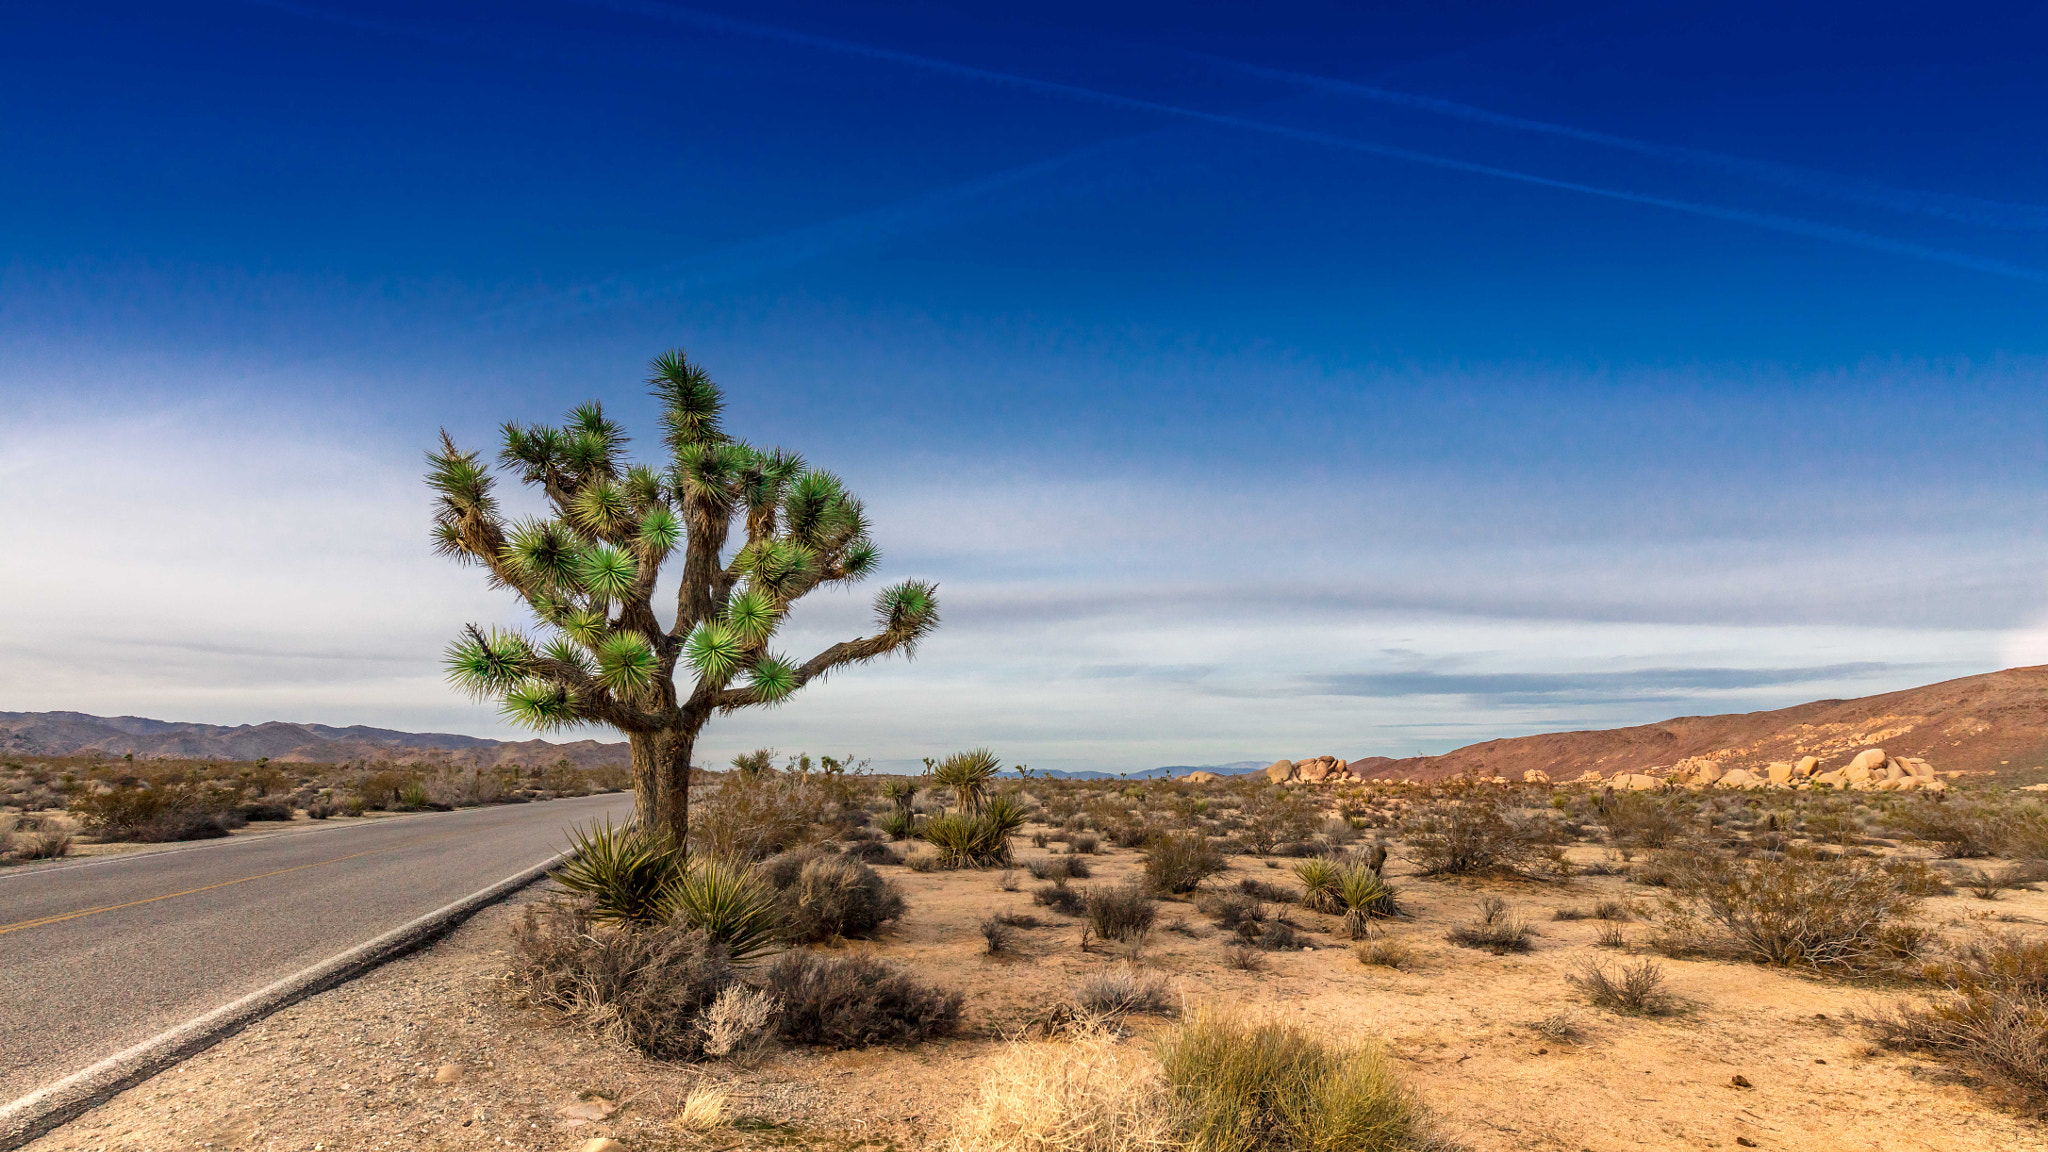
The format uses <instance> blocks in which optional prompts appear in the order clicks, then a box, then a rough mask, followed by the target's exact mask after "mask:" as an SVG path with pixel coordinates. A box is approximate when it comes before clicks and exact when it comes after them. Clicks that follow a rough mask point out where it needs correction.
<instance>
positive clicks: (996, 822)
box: [917, 796, 1024, 868]
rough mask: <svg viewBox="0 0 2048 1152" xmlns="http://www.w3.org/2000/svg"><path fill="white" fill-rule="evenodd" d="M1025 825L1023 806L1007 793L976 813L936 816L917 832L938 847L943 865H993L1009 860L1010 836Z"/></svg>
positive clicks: (927, 841) (998, 865)
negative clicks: (975, 814) (972, 814)
mask: <svg viewBox="0 0 2048 1152" xmlns="http://www.w3.org/2000/svg"><path fill="white" fill-rule="evenodd" d="M1023 825H1024V810H1023V808H1022V807H1021V806H1020V805H1018V803H1017V802H1016V801H1014V800H1011V799H1010V798H1009V797H1007V796H998V797H995V798H994V799H992V800H990V801H989V802H988V804H987V805H986V806H985V807H984V808H983V809H982V811H981V814H980V815H977V816H967V815H963V814H962V813H959V812H948V813H946V814H945V815H944V816H934V817H932V818H931V819H929V820H927V821H925V822H924V826H923V827H922V828H919V829H918V832H917V834H918V836H919V837H920V838H922V839H923V840H924V841H925V842H926V843H928V844H930V845H931V846H932V847H934V848H936V849H938V850H939V866H940V867H942V868H994V867H1000V866H1003V865H1007V864H1009V863H1010V837H1011V836H1013V835H1015V834H1016V832H1017V829H1019V828H1021V827H1023Z"/></svg>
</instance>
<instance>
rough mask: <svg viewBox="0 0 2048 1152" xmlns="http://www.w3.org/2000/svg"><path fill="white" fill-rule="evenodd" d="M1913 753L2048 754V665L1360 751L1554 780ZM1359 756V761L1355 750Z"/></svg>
mask: <svg viewBox="0 0 2048 1152" xmlns="http://www.w3.org/2000/svg"><path fill="white" fill-rule="evenodd" d="M1880 746H1881V747H1883V748H1884V750H1885V751H1887V752H1889V753H1891V754H1892V755H1893V756H1917V757H1921V758H1923V759H1925V760H1927V761H1929V762H1931V763H1932V764H1933V765H1934V767H1935V768H1936V769H1937V770H1939V771H1943V772H1953V771H1963V772H1988V771H1996V770H1997V769H1999V768H2001V767H2010V768H2033V767H2038V766H2040V765H2042V764H2043V763H2048V665H2037V666H2034V667H2031V668H2008V669H2006V670H2005V671H2003V672H1989V673H1986V674H1984V675H1982V676H1965V677H1963V678H1962V679H1960V680H1945V681H1943V682H1941V683H1939V684H1929V685H1927V686H1925V687H1922V688H1908V689H1905V690H1904V691H1901V692H1886V693H1884V694H1883V695H1879V696H1864V697H1861V698H1858V699H1855V700H1816V701H1814V702H1813V703H1811V704H1798V705H1795V706H1793V707H1791V708H1780V709H1778V710H1776V711H1773V712H1742V713H1732V714H1729V715H1726V716H1680V717H1677V718H1675V719H1672V720H1663V721H1659V722H1658V723H1655V724H1641V725H1638V726H1636V727H1633V728H1614V729H1609V730H1607V731H1596V732H1547V733H1544V734H1542V735H1539V736H1516V737H1513V738H1510V739H1505V740H1488V741H1486V742H1485V743H1483V744H1471V745H1467V746H1466V747H1463V748H1459V749H1457V750H1456V751H1452V752H1446V753H1444V754H1443V755H1441V756H1412V757H1409V758H1408V759H1405V760H1391V761H1383V760H1382V758H1380V757H1371V758H1368V759H1366V760H1365V761H1363V763H1364V765H1365V767H1364V770H1363V774H1364V775H1365V776H1366V777H1367V778H1369V779H1382V780H1400V779H1408V778H1412V779H1416V780H1443V779H1446V778H1449V777H1452V776H1459V775H1466V774H1470V775H1475V776H1504V777H1506V778H1507V779H1509V780H1520V779H1522V773H1523V772H1525V771H1528V770H1530V769H1535V770H1537V771H1541V772H1544V773H1547V774H1548V775H1549V776H1550V778H1551V779H1553V780H1560V781H1563V780H1570V779H1572V778H1574V777H1576V776H1578V775H1580V774H1581V773H1584V772H1588V771H1596V772H1598V773H1600V775H1602V776H1613V775H1614V774H1616V773H1618V772H1647V771H1650V770H1651V769H1656V768H1668V767H1670V766H1671V765H1674V764H1676V763H1678V762H1679V761H1680V760H1685V759H1689V758H1692V757H1705V758H1708V759H1711V760H1714V761H1715V762H1717V763H1719V764H1720V765H1721V767H1722V768H1723V769H1731V768H1757V767H1761V766H1763V765H1766V764H1769V763H1770V762H1772V761H1774V760H1797V759H1798V758H1799V757H1801V756H1809V755H1811V756H1818V757H1820V758H1821V761H1822V766H1823V767H1826V768H1839V767H1841V766H1842V765H1843V764H1844V763H1846V762H1847V761H1848V759H1849V758H1850V757H1852V756H1854V755H1855V754H1856V753H1857V752H1859V751H1861V750H1862V749H1864V748H1870V747H1880ZM1354 763H1359V762H1358V761H1354Z"/></svg>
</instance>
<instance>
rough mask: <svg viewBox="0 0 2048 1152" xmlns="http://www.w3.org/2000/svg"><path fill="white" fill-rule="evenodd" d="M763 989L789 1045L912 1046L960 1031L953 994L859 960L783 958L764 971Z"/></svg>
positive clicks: (957, 998)
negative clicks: (777, 1006)
mask: <svg viewBox="0 0 2048 1152" xmlns="http://www.w3.org/2000/svg"><path fill="white" fill-rule="evenodd" d="M763 985H764V986H763V989H762V990H763V991H764V992H766V993H767V994H768V995H769V996H771V997H773V998H774V999H775V1000H776V1001H777V1002H778V1003H779V1004H780V1005H781V1013H780V1015H779V1016H778V1017H777V1026H778V1028H779V1029H780V1032H781V1035H782V1038H783V1039H784V1040H787V1041H789V1042H791V1043H793V1044H815V1045H818V1046H821V1047H826V1048H866V1047H869V1046H871V1045H875V1044H914V1043H917V1042H919V1041H923V1040H929V1039H932V1038H934V1037H939V1036H950V1035H952V1034H953V1033H954V1032H955V1031H957V1030H958V1029H959V1027H960V1005H961V1000H962V997H961V995H960V993H958V992H949V991H946V990H943V989H940V988H937V987H934V986H932V985H930V984H926V983H925V982H923V981H922V980H919V979H917V978H916V977H915V976H913V975H911V974H910V973H909V972H908V971H907V970H905V969H903V968H901V967H899V966H898V965H895V964H891V963H889V962H888V961H886V960H880V959H877V958H876V957H873V956H866V955H861V954H859V953H855V954H852V955H847V956H824V955H819V954H818V953H815V952H805V951H796V952H785V953H784V954H782V955H781V956H779V957H777V958H776V959H775V962H774V963H772V964H770V965H769V966H768V970H767V972H766V973H765V974H764V980H763Z"/></svg>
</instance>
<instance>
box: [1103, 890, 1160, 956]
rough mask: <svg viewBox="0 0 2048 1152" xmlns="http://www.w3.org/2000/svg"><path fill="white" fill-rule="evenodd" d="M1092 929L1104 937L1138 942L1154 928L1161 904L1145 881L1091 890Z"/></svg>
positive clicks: (1126, 942) (1105, 938) (1126, 941)
mask: <svg viewBox="0 0 2048 1152" xmlns="http://www.w3.org/2000/svg"><path fill="white" fill-rule="evenodd" d="M1087 913H1088V928H1089V930H1090V931H1092V932H1093V933H1094V934H1095V935H1096V936H1097V937H1099V938H1100V939H1103V940H1115V941H1117V942H1118V943H1122V944H1134V943H1137V942H1138V941H1140V940H1143V939H1144V938H1145V934H1146V933H1148V932H1150V931H1151V930H1152V922H1153V920H1154V919H1156V918H1157V917H1158V915H1159V906H1158V904H1157V903H1155V902H1154V901H1153V899H1152V893H1151V892H1150V891H1149V890H1148V889H1147V888H1146V886H1145V885H1143V884H1135V883H1134V884H1120V885H1117V886H1116V887H1114V888H1097V889H1095V890H1093V891H1091V892H1089V893H1088V900H1087Z"/></svg>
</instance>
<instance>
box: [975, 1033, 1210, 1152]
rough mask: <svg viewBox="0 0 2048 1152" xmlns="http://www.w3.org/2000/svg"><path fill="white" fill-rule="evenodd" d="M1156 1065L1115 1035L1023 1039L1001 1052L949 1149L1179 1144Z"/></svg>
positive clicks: (1082, 1149)
mask: <svg viewBox="0 0 2048 1152" xmlns="http://www.w3.org/2000/svg"><path fill="white" fill-rule="evenodd" d="M1179 1146H1180V1145H1179V1142H1178V1140H1177V1139H1176V1134H1175V1132H1174V1125H1173V1109H1172V1098H1171V1095H1170V1094H1169V1092H1168V1090H1167V1087H1166V1082H1165V1080H1164V1078H1163V1077H1161V1076H1160V1074H1159V1068H1158V1065H1156V1064H1155V1063H1154V1062H1153V1061H1151V1060H1150V1059H1147V1058H1146V1057H1145V1056H1144V1055H1143V1054H1142V1053H1140V1052H1136V1051H1131V1050H1126V1049H1120V1048H1119V1047H1118V1046H1117V1045H1116V1044H1115V1043H1114V1042H1113V1041H1112V1040H1111V1039H1110V1038H1108V1037H1103V1036H1084V1037H1083V1038H1081V1039H1079V1040H1076V1041H1074V1042H1073V1043H1069V1044H1018V1045H1014V1046H1012V1047H1011V1048H1010V1049H1009V1050H1007V1051H1005V1052H1004V1053H1003V1054H1002V1055H1000V1056H998V1057H997V1058H996V1059H995V1061H994V1062H993V1063H992V1064H991V1065H990V1067H989V1070H988V1072H987V1074H986V1075H985V1076H984V1077H983V1079H982V1082H981V1087H980V1089H979V1090H978V1091H977V1092H976V1093H975V1097H974V1100H973V1101H972V1102H971V1103H969V1104H968V1105H967V1107H966V1108H965V1109H963V1110H962V1111H961V1113H960V1116H959V1118H958V1119H957V1120H956V1121H955V1122H954V1125H953V1131H952V1134H951V1136H950V1138H949V1139H948V1140H947V1142H946V1147H947V1148H948V1149H949V1150H950V1152H1164V1150H1166V1149H1172V1148H1178V1147H1179Z"/></svg>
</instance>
